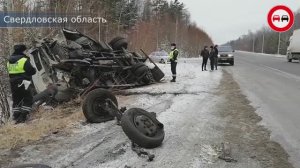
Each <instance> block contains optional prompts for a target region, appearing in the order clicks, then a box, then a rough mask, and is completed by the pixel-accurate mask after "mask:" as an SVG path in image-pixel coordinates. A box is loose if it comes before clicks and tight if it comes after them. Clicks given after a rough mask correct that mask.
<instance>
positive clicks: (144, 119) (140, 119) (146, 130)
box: [133, 115, 158, 137]
mask: <svg viewBox="0 0 300 168" xmlns="http://www.w3.org/2000/svg"><path fill="white" fill-rule="evenodd" d="M133 122H134V125H135V127H136V128H137V129H138V130H139V131H140V132H142V133H143V134H144V135H146V136H149V137H153V136H155V135H156V132H157V129H158V128H157V126H156V124H155V123H154V122H153V121H152V120H151V119H150V118H149V117H148V116H145V115H138V116H135V117H134V119H133Z"/></svg>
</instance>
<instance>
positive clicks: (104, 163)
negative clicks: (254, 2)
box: [0, 59, 279, 168]
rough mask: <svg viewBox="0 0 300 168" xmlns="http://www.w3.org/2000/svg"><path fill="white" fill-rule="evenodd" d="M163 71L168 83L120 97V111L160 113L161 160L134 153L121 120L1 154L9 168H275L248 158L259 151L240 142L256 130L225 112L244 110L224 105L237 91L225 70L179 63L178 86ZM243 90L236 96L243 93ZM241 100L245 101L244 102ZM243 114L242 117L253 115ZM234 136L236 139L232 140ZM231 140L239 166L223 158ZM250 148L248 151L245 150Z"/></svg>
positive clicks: (157, 154) (157, 150)
mask: <svg viewBox="0 0 300 168" xmlns="http://www.w3.org/2000/svg"><path fill="white" fill-rule="evenodd" d="M160 67H161V68H162V70H163V71H164V72H165V74H166V77H165V80H164V81H162V82H161V83H158V84H154V85H149V86H146V87H140V88H134V89H129V90H127V91H126V92H127V93H130V94H128V95H126V94H125V95H119V96H117V98H118V101H119V106H126V107H127V108H133V107H138V108H143V109H145V110H147V111H149V112H156V113H157V116H158V120H160V121H161V122H162V123H163V124H164V128H165V139H164V141H163V144H162V146H160V147H158V148H155V149H152V150H149V152H150V153H152V154H154V155H155V158H154V161H152V162H148V161H147V158H144V157H139V156H138V155H137V154H136V153H135V152H133V151H132V150H131V147H130V145H131V143H130V141H129V139H128V138H127V137H126V135H125V134H124V133H123V131H122V129H121V127H120V126H117V125H116V122H115V121H110V122H106V123H101V124H80V123H79V124H76V125H74V131H73V133H72V134H66V135H64V134H63V133H59V134H55V135H53V136H50V137H47V138H45V139H44V140H41V141H40V142H37V143H35V144H32V145H28V146H26V147H23V148H21V149H17V150H14V151H4V152H2V153H1V152H0V156H1V157H2V156H5V157H6V158H7V161H6V162H5V166H8V165H18V164H23V163H43V164H47V165H49V166H52V167H54V168H65V167H74V168H83V167H84V168H106V167H107V168H116V167H119V168H124V167H137V168H140V167H150V168H152V167H153V168H157V167H175V168H177V167H178V168H183V167H186V168H190V167H195V168H199V167H207V168H209V167H241V168H242V167H253V168H254V167H255V168H257V167H273V166H272V165H271V166H268V165H267V166H266V165H263V164H260V162H259V161H258V159H256V156H260V155H259V154H251V155H249V154H248V153H247V151H250V150H252V149H253V148H252V147H253V146H250V147H249V149H248V148H246V147H244V146H246V145H247V144H246V143H244V144H243V143H240V141H242V140H240V139H239V138H245V137H246V136H245V137H244V135H243V134H244V132H247V131H248V130H247V129H246V128H248V127H249V129H252V127H251V126H250V125H249V123H246V122H247V121H248V119H247V118H246V120H245V123H240V122H239V120H238V121H237V124H236V125H234V124H235V122H234V121H233V120H231V119H235V116H238V115H237V114H239V113H235V114H234V116H232V114H230V113H228V114H225V113H224V114H222V110H223V109H225V110H226V109H227V111H228V112H231V111H232V110H231V109H232V106H233V105H234V108H235V109H234V110H235V111H233V112H238V110H237V109H241V108H240V106H238V105H235V104H234V102H231V104H230V103H229V104H228V106H225V105H224V103H225V102H226V101H227V99H231V98H230V96H231V95H229V96H225V95H223V94H227V95H228V94H229V93H232V91H231V90H228V91H227V92H220V81H223V82H224V81H225V82H226V80H222V79H223V76H224V75H223V71H222V70H218V71H214V72H209V71H205V72H202V71H201V60H200V59H182V60H180V62H179V63H178V68H177V71H178V78H177V82H176V83H170V82H169V80H170V79H171V72H170V65H169V64H163V65H160ZM220 69H222V67H221V68H220ZM228 80H229V81H228V82H229V86H233V87H234V88H236V87H237V86H235V85H234V84H231V82H232V80H233V79H230V78H228ZM221 85H223V83H221ZM238 89H239V88H237V90H234V91H233V92H234V93H235V94H239V93H238V91H239V90H238ZM225 90H226V88H225ZM233 96H235V95H233ZM238 98H240V97H238ZM241 100H244V98H243V97H241ZM232 101H236V99H232ZM247 107H248V106H247ZM228 109H229V110H228ZM241 110H242V113H241V114H244V113H245V114H248V113H246V112H245V111H243V109H241ZM251 110H252V109H251ZM249 113H250V112H249ZM252 113H253V112H252V111H251V114H252ZM239 117H240V118H243V116H239ZM253 118H255V117H253ZM253 118H252V119H251V121H252V120H254V119H253ZM254 123H255V122H254ZM239 124H242V125H239ZM245 125H247V127H246V128H245V129H242V131H239V130H237V131H234V129H239V128H244V126H245ZM254 125H255V124H254ZM227 127H228V129H229V130H227ZM232 130H233V131H234V133H236V132H237V134H234V135H236V136H237V137H238V138H236V137H234V136H231V135H232V134H233V133H232ZM261 132H262V131H261ZM256 134H258V135H259V133H256ZM247 135H248V136H250V137H248V138H249V139H254V140H255V142H257V139H255V138H256V137H254V138H253V137H251V134H250V133H249V134H247ZM232 137H234V139H230V138H232ZM246 138H247V137H246ZM225 139H226V140H232V141H235V143H236V144H234V146H235V149H236V150H234V153H235V154H234V157H235V159H237V160H238V162H237V163H227V162H225V161H223V160H220V159H218V156H219V153H218V152H219V145H220V144H221V143H223V142H224V141H225ZM265 139H266V141H267V140H268V138H265ZM247 142H248V141H247ZM261 142H263V143H264V142H265V141H261ZM245 144H246V145H245ZM261 148H262V149H264V148H263V147H261ZM244 149H245V150H246V149H247V150H246V151H243V150H244ZM270 157H271V156H270ZM257 158H258V157H257ZM266 158H268V157H267V156H266ZM271 158H272V157H271ZM0 160H1V159H0ZM265 160H267V159H265ZM265 160H263V161H265ZM2 162H3V160H2ZM0 163H1V162H0ZM272 163H273V162H272ZM5 166H4V167H5ZM278 168H279V167H278Z"/></svg>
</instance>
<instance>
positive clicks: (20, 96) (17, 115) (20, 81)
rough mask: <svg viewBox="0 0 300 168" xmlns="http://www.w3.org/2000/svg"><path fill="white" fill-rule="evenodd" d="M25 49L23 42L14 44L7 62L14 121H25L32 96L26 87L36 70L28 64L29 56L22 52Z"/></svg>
mask: <svg viewBox="0 0 300 168" xmlns="http://www.w3.org/2000/svg"><path fill="white" fill-rule="evenodd" d="M26 49H27V48H26V46H25V45H23V44H20V45H15V46H14V53H13V54H12V55H11V56H10V58H9V60H8V62H7V69H8V73H9V77H10V85H11V91H12V100H13V120H15V121H16V123H23V122H25V121H26V119H27V115H28V114H29V112H31V110H32V109H31V106H32V104H33V97H32V94H31V92H30V90H29V89H28V87H29V85H30V83H31V79H32V75H34V74H35V73H36V70H35V68H34V67H33V66H32V65H31V64H30V60H29V57H27V56H26V55H25V54H24V51H26Z"/></svg>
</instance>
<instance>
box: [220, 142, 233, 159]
mask: <svg viewBox="0 0 300 168" xmlns="http://www.w3.org/2000/svg"><path fill="white" fill-rule="evenodd" d="M218 158H219V159H222V160H224V161H225V162H237V160H235V159H233V158H232V156H231V147H230V144H229V143H228V142H225V143H221V153H220V155H219V157H218Z"/></svg>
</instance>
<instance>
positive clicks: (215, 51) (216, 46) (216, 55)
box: [214, 45, 219, 70]
mask: <svg viewBox="0 0 300 168" xmlns="http://www.w3.org/2000/svg"><path fill="white" fill-rule="evenodd" d="M218 55H219V50H218V45H215V46H214V58H215V60H214V61H215V68H216V70H218Z"/></svg>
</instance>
